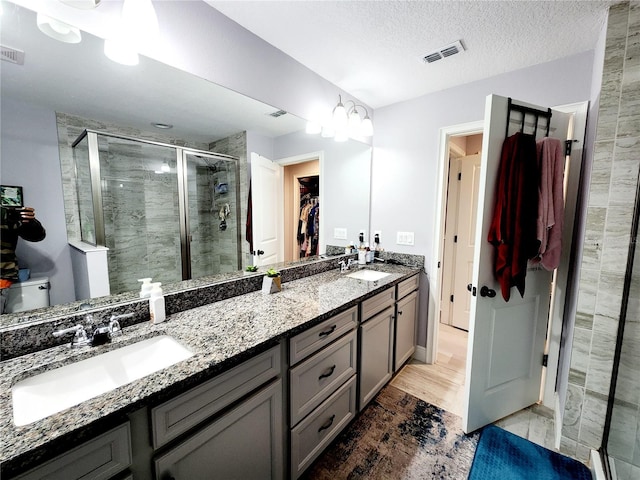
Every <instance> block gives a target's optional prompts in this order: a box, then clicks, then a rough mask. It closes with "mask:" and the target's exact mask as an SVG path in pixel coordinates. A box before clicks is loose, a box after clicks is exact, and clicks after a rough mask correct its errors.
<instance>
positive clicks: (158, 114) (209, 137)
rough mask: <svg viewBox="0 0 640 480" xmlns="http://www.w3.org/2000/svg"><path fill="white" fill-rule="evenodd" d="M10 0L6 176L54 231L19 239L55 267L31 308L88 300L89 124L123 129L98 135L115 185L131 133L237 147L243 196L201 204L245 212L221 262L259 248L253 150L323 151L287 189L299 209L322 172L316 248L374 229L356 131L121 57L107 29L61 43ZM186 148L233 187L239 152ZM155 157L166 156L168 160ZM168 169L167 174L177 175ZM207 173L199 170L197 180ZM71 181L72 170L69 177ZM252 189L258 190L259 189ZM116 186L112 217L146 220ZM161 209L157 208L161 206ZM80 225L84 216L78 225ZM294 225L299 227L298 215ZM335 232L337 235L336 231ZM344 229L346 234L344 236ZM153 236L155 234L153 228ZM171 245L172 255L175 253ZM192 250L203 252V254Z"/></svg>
mask: <svg viewBox="0 0 640 480" xmlns="http://www.w3.org/2000/svg"><path fill="white" fill-rule="evenodd" d="M3 9H4V10H3V14H2V16H1V17H0V18H1V22H2V25H1V31H0V40H1V43H2V47H3V62H2V65H1V68H0V75H1V77H0V89H1V90H0V91H1V98H0V102H1V103H0V108H1V124H0V127H1V141H2V144H1V159H0V161H1V164H0V167H1V171H2V181H1V183H2V184H4V185H20V186H22V187H23V189H24V197H25V204H26V205H29V206H32V207H34V208H35V210H36V215H37V218H38V219H39V220H40V221H41V222H42V223H43V225H44V226H45V228H46V230H47V237H46V239H45V240H43V241H42V242H38V243H29V242H23V241H19V243H18V249H17V255H18V259H19V261H20V263H21V266H24V267H26V268H28V269H29V270H30V273H31V277H32V278H34V277H46V278H48V280H49V282H50V290H49V297H50V305H51V308H55V310H42V309H39V310H37V311H34V312H35V313H36V314H37V315H40V314H41V313H42V314H48V313H55V314H61V313H64V311H65V308H67V309H75V308H78V306H79V305H80V303H82V302H83V301H86V300H88V299H87V298H84V297H80V298H79V297H78V296H77V295H76V292H77V291H78V288H77V282H79V281H82V280H80V279H79V278H78V275H77V272H76V274H74V271H73V267H72V262H71V256H72V247H71V246H70V245H69V242H70V241H71V242H75V241H78V240H80V236H81V235H80V230H79V229H80V227H79V225H80V218H78V217H79V216H80V211H79V209H78V205H77V203H78V199H79V198H80V199H81V200H82V193H81V192H82V191H83V190H82V188H83V187H82V179H80V183H79V184H78V183H76V182H78V178H77V172H76V168H77V165H76V164H75V163H74V160H73V155H74V151H73V149H72V147H71V144H72V143H73V142H74V140H75V139H76V138H77V137H78V136H79V135H80V134H81V133H82V131H83V130H84V129H93V130H97V131H104V132H107V133H110V134H115V137H114V138H115V140H113V141H111V143H110V144H109V142H108V141H104V143H105V144H109V145H108V147H109V148H111V150H108V149H107V150H105V149H106V148H107V147H104V148H103V147H101V151H106V160H105V161H106V162H110V163H112V164H113V165H115V166H114V167H113V168H114V170H113V172H118V173H117V174H116V173H113V175H112V176H113V178H115V180H114V182H116V183H114V184H116V185H118V186H121V185H124V184H125V182H124V181H119V179H118V178H117V176H118V175H120V174H121V173H122V172H123V171H126V170H127V169H130V170H132V169H133V166H132V165H133V163H131V164H127V163H126V162H127V161H129V160H123V159H122V158H119V160H120V161H121V162H125V163H121V164H118V165H116V163H115V160H114V159H115V158H116V157H117V156H118V155H119V154H116V153H114V152H116V151H117V148H119V149H121V150H122V149H125V150H128V151H131V150H132V148H131V147H129V146H128V145H124V143H125V142H126V141H128V140H129V137H132V138H135V139H140V140H143V141H146V142H149V143H150V144H153V142H155V143H157V144H166V145H170V146H171V145H173V146H177V147H180V148H183V147H186V148H187V150H189V149H193V150H195V151H206V152H213V153H219V154H224V155H229V156H230V158H233V159H235V160H234V161H235V162H236V164H234V166H233V168H236V167H237V170H236V171H235V175H237V182H238V188H237V192H238V197H237V201H236V203H235V204H234V203H233V202H229V201H226V202H222V203H211V202H215V201H219V198H218V200H216V199H215V198H214V197H213V196H212V197H211V198H212V199H208V200H207V201H208V202H210V205H209V207H208V210H207V209H206V208H205V209H204V210H203V209H200V210H199V213H200V214H201V216H202V217H207V216H208V213H207V212H209V213H210V214H211V216H213V217H214V219H213V221H211V218H205V219H204V220H207V221H209V222H210V223H214V224H215V228H216V229H219V230H221V231H222V228H221V224H222V223H223V222H222V220H226V221H227V222H228V223H229V224H230V223H231V222H232V221H234V222H236V225H235V232H236V233H235V234H234V235H235V236H236V243H237V245H236V250H237V251H238V252H239V253H238V258H237V259H236V260H232V261H228V262H227V263H226V264H225V265H226V266H225V267H224V269H223V270H222V271H221V273H220V275H223V276H224V277H229V276H233V275H240V274H241V270H242V267H244V266H245V265H246V264H248V263H252V260H253V259H252V257H251V255H250V253H249V251H250V250H249V246H248V244H247V242H246V240H245V230H244V227H245V223H246V211H247V194H248V185H249V182H248V177H249V172H250V168H249V165H248V162H249V159H250V157H251V153H252V152H255V153H258V154H260V155H261V156H264V157H267V158H270V159H271V160H274V161H276V162H278V161H280V160H282V159H284V160H283V161H284V163H286V164H287V165H288V166H294V164H296V163H297V162H307V161H313V160H314V159H318V158H319V159H320V161H321V165H320V166H318V167H317V172H318V175H317V176H319V177H320V178H319V180H318V179H314V177H316V175H315V174H314V172H313V171H311V172H310V173H309V172H306V173H305V171H304V170H301V171H302V173H300V174H298V175H297V177H296V173H295V172H294V173H293V174H292V175H293V177H292V178H298V179H300V180H301V183H300V185H301V190H300V191H299V192H296V195H297V196H294V197H293V201H294V202H298V203H297V204H291V200H289V202H290V203H289V205H288V207H287V208H288V209H289V210H293V211H295V210H296V209H299V205H300V202H301V201H302V198H301V197H303V196H304V195H305V193H304V192H305V190H302V187H304V188H310V189H311V190H310V191H311V192H312V193H314V191H313V188H314V181H315V182H317V183H318V184H319V185H318V187H319V190H318V192H317V194H314V195H310V196H319V197H320V200H319V201H320V202H321V207H320V208H322V214H321V216H320V217H321V219H322V222H323V223H322V229H321V235H320V238H321V242H320V245H319V246H318V248H317V250H315V251H313V252H311V253H324V251H325V247H326V245H327V244H330V245H344V244H346V243H347V242H348V240H355V239H356V238H357V235H358V231H359V230H361V229H365V230H367V231H368V227H369V200H370V198H369V197H370V169H371V148H370V146H368V145H365V144H361V143H359V142H356V141H349V142H346V143H336V142H334V141H333V140H330V139H322V138H320V137H317V136H309V135H306V134H305V133H304V126H305V121H304V120H303V119H301V118H296V117H295V116H293V115H291V114H288V113H284V114H283V112H278V108H277V107H273V106H270V105H265V104H263V103H261V102H259V101H256V100H254V99H250V98H247V97H245V96H243V95H240V94H238V93H236V92H233V91H230V90H228V89H225V88H223V87H220V86H218V85H215V84H212V83H211V82H208V81H205V80H203V79H201V78H198V77H195V76H193V75H190V74H187V73H185V72H183V71H180V70H177V69H175V68H172V67H169V66H167V65H164V64H161V63H159V62H157V61H153V60H150V59H148V58H144V57H141V60H140V64H139V65H138V66H135V67H126V66H122V65H119V64H116V63H114V62H112V61H110V60H109V59H107V58H106V57H105V55H104V54H103V41H102V40H101V39H99V38H96V37H94V36H92V35H89V34H87V33H85V32H82V41H81V43H78V44H67V43H62V42H59V41H57V40H54V39H51V38H49V37H47V36H45V35H44V34H43V33H42V32H40V31H39V30H38V28H37V26H36V13H35V12H33V11H31V10H28V9H25V8H23V7H20V6H18V5H15V4H12V3H10V2H7V1H5V2H3ZM6 47H9V48H10V49H13V50H14V51H16V53H15V54H14V53H11V54H10V55H9V56H11V57H12V59H14V58H15V59H17V62H16V63H14V62H12V61H6V60H5V57H6V56H7V55H4V53H5V51H6ZM21 52H23V53H21ZM153 122H159V123H163V124H171V125H173V128H172V129H170V130H164V131H162V130H156V129H155V128H154V127H153V126H151V124H152V123H153ZM238 139H240V140H238ZM114 145H115V146H114ZM135 152H136V153H135V154H134V155H133V156H134V157H135V161H137V162H139V163H144V162H141V160H140V158H138V157H136V156H137V155H138V153H137V150H136V151H135ZM150 155H151V157H150V158H149V159H147V160H148V162H147V163H148V165H147V166H146V167H144V168H146V169H147V172H146V174H148V175H150V176H152V175H153V174H154V172H156V173H157V171H158V169H159V168H163V166H164V164H165V163H166V164H168V167H169V168H175V167H176V166H175V165H173V164H172V163H171V162H174V163H175V158H176V157H175V155H173V154H172V155H171V156H170V157H168V158H166V159H164V160H163V159H162V158H163V157H162V154H160V153H158V151H157V150H156V149H152V153H151V154H150ZM185 155H187V157H188V156H189V155H191V157H189V158H190V160H185V162H187V161H192V165H193V169H194V170H195V169H198V168H201V169H206V170H207V172H208V174H209V175H210V177H211V178H212V180H211V182H212V183H211V189H212V191H213V192H214V193H215V194H220V195H224V194H227V192H226V191H225V188H227V189H228V188H230V186H229V185H227V186H226V187H224V186H222V184H224V183H227V184H229V183H230V181H228V179H229V178H230V177H229V176H230V175H231V173H230V172H231V171H232V168H231V166H230V165H231V164H225V162H224V161H222V160H225V158H222V159H221V158H217V157H215V155H214V156H213V157H208V156H206V155H200V156H198V155H197V154H194V153H193V152H187V154H185ZM185 158H186V157H185ZM131 161H132V162H133V161H134V160H131ZM154 162H156V163H157V162H159V166H158V165H155V163H154ZM185 165H189V164H188V163H185ZM185 168H188V167H185ZM154 178H155V177H154ZM166 178H167V177H165V180H164V181H165V182H168V180H166ZM112 180H113V179H112ZM198 181H200V180H194V182H193V185H194V188H196V186H197V184H198ZM65 182H73V185H72V186H71V187H72V188H70V185H65ZM104 182H107V180H103V183H104ZM85 185H86V184H85ZM156 187H160V188H161V187H162V184H161V183H157V184H156ZM78 188H80V191H79V190H78ZM136 188H138V187H132V188H131V189H130V190H131V191H134V190H136ZM171 188H172V187H170V186H167V187H166V189H165V190H164V191H163V194H165V197H163V198H164V199H163V200H162V202H161V203H160V207H161V209H162V208H164V211H168V210H170V209H172V208H173V203H176V204H177V203H178V200H177V198H176V195H174V193H173V191H172V190H171ZM188 188H189V187H187V189H188ZM300 192H302V193H300ZM187 195H188V193H187ZM253 196H254V198H255V192H253ZM118 197H119V200H120V203H121V205H123V207H122V208H120V210H118V212H119V213H114V212H113V211H109V213H107V214H106V215H107V216H109V217H110V218H109V219H108V220H109V221H113V222H130V223H132V225H133V227H134V228H135V227H136V226H137V225H139V224H140V222H142V221H143V220H148V219H149V217H150V215H149V214H148V213H147V214H146V215H145V213H144V212H143V213H142V214H141V213H140V212H139V210H138V209H137V206H138V204H139V202H140V200H139V199H137V198H136V197H133V196H131V198H130V199H129V197H128V196H126V195H119V196H118ZM172 199H173V202H172V201H171V200H172ZM227 203H228V204H230V205H231V210H232V211H230V212H229V217H228V218H227V219H225V218H222V217H223V216H224V214H225V205H226V204H227ZM221 205H222V206H221ZM105 212H106V210H105ZM127 212H135V213H127ZM203 212H204V213H203ZM160 213H162V212H160ZM160 213H159V214H158V215H157V216H162V215H160ZM104 214H105V213H104V212H103V215H104ZM232 219H233V220H232ZM296 221H297V218H296ZM74 225H78V229H77V231H76V230H74V228H75V227H74ZM230 228H231V227H230ZM293 230H294V233H295V227H293ZM337 232H339V234H338V238H335V237H334V234H336V233H337ZM345 233H346V234H347V238H342V236H343V234H345ZM288 235H289V236H290V235H291V233H288ZM146 236H147V238H150V236H153V233H151V234H148V235H146ZM138 237H143V235H138ZM137 241H138V242H139V243H140V241H141V238H137ZM294 241H295V240H294ZM144 243H145V245H146V246H147V247H148V254H147V255H148V256H149V258H156V257H160V256H163V255H165V254H166V251H165V250H166V249H165V248H163V243H162V241H160V243H158V244H156V245H154V246H153V247H150V246H149V245H151V242H150V241H145V242H144ZM291 243H292V242H290V244H289V245H288V248H287V252H292V253H288V254H287V256H286V257H285V259H287V260H296V256H295V255H296V250H298V251H299V250H300V249H299V248H297V247H296V246H295V245H293V246H292V244H291ZM110 248H111V249H118V248H122V249H124V250H127V249H129V248H131V247H130V245H129V244H127V243H126V242H121V243H119V244H114V245H111V246H110ZM192 252H193V254H194V255H202V256H209V257H210V256H211V255H212V254H215V252H212V251H211V249H207V248H202V249H201V250H197V249H192ZM136 256H139V255H132V258H133V257H136ZM165 256H166V255H165ZM169 256H170V257H172V258H173V257H175V254H171V255H169ZM203 258H204V257H203ZM227 260H228V259H227ZM195 261H196V262H198V259H195ZM192 263H193V262H192ZM198 263H200V264H201V263H202V262H198ZM141 268H142V267H139V268H137V269H136V273H135V275H133V276H134V277H135V278H128V280H129V281H133V284H131V283H129V285H130V286H131V285H135V284H136V280H137V278H140V277H141V276H145V272H144V271H143V270H141ZM204 273H206V272H204ZM216 278H219V277H216ZM212 281H215V278H214V279H212ZM181 285H182V284H181V283H180V282H176V283H174V284H171V285H170V286H169V288H168V291H172V290H173V291H175V290H179V289H180V288H181ZM136 288H137V287H136ZM135 296H136V289H135V288H133V287H131V290H129V291H127V293H122V294H119V297H118V299H121V300H123V301H124V300H126V299H127V298H135ZM88 297H91V295H88ZM113 301H114V299H113V298H93V299H91V300H89V301H88V303H89V304H90V305H92V306H98V305H101V304H106V303H113ZM54 306H55V307H54ZM28 313H29V312H19V313H10V314H5V315H2V317H0V319H1V320H0V327H2V326H7V325H10V324H12V323H15V322H19V321H22V320H23V319H29V315H28ZM32 318H33V317H32Z"/></svg>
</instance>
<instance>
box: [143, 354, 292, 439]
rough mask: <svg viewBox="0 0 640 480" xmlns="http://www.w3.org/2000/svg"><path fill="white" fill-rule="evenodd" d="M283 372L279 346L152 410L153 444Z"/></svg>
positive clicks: (204, 417) (198, 420)
mask: <svg viewBox="0 0 640 480" xmlns="http://www.w3.org/2000/svg"><path fill="white" fill-rule="evenodd" d="M279 374H280V345H278V346H276V347H273V348H272V349H271V350H268V351H266V352H264V353H262V354H260V355H258V356H256V357H254V358H252V359H250V360H247V361H246V362H244V363H242V364H240V365H238V366H236V367H234V368H232V369H231V370H229V371H227V372H225V373H223V374H221V375H218V376H217V377H215V378H212V379H211V380H209V381H207V382H205V383H203V384H202V385H199V386H197V387H195V388H192V389H191V390H189V391H187V392H185V393H183V394H181V395H178V396H177V397H175V398H172V399H171V400H169V401H167V402H165V403H163V404H162V405H159V406H157V407H154V408H152V409H151V425H152V431H153V435H152V437H153V447H154V448H158V447H161V446H162V445H165V444H166V443H167V442H169V441H170V440H172V439H174V438H175V437H177V436H178V435H180V434H182V433H184V432H186V431H187V430H189V429H190V428H192V427H195V426H196V425H198V424H199V423H200V422H203V421H204V420H206V419H208V418H209V417H211V416H212V415H214V414H215V413H217V412H219V411H220V410H221V409H223V408H224V407H226V406H228V405H230V404H231V403H233V402H235V401H236V400H238V399H239V398H241V397H242V396H244V395H246V394H247V393H249V392H251V391H252V390H254V389H256V388H257V387H259V386H260V385H262V384H264V383H266V382H267V381H269V380H271V379H272V378H274V377H276V376H278V375H279Z"/></svg>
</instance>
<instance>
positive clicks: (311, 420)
mask: <svg viewBox="0 0 640 480" xmlns="http://www.w3.org/2000/svg"><path fill="white" fill-rule="evenodd" d="M357 325H358V308H357V307H352V308H350V309H349V310H346V311H345V312H342V313H340V314H338V315H335V316H334V317H332V318H329V319H327V320H325V321H324V322H322V323H320V324H319V325H317V326H315V327H312V328H310V329H308V330H306V331H304V332H302V333H300V334H298V335H296V336H295V337H292V338H291V339H290V340H289V350H290V362H291V368H290V370H289V379H290V380H289V383H290V396H289V410H290V419H289V420H290V426H291V432H290V434H291V437H290V440H291V442H290V451H291V455H290V457H291V458H290V459H291V478H298V477H299V476H300V475H301V474H302V473H303V472H304V471H305V470H306V469H307V467H309V465H311V463H312V462H313V461H314V460H315V459H316V458H317V457H318V455H320V454H321V453H322V451H323V450H324V449H325V447H326V446H327V445H328V444H329V443H330V442H331V441H332V440H333V439H334V438H335V437H336V436H337V435H338V434H339V433H340V432H341V431H342V429H343V428H344V427H345V426H347V424H348V423H349V422H350V421H351V419H352V418H353V417H354V416H355V414H356V386H357V382H356V379H357V376H358V375H357V363H358V341H357V330H356V327H357Z"/></svg>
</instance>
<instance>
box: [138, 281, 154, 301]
mask: <svg viewBox="0 0 640 480" xmlns="http://www.w3.org/2000/svg"><path fill="white" fill-rule="evenodd" d="M138 281H139V282H140V283H142V285H140V298H147V297H148V296H149V295H150V294H151V278H140V279H138Z"/></svg>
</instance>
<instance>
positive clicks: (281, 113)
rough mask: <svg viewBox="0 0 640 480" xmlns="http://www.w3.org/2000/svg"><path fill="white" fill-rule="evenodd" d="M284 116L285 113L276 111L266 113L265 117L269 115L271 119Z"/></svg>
mask: <svg viewBox="0 0 640 480" xmlns="http://www.w3.org/2000/svg"><path fill="white" fill-rule="evenodd" d="M286 114H287V112H285V111H284V110H278V111H276V112H273V113H268V114H267V115H270V116H272V117H273V118H278V117H281V116H282V115H286Z"/></svg>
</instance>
